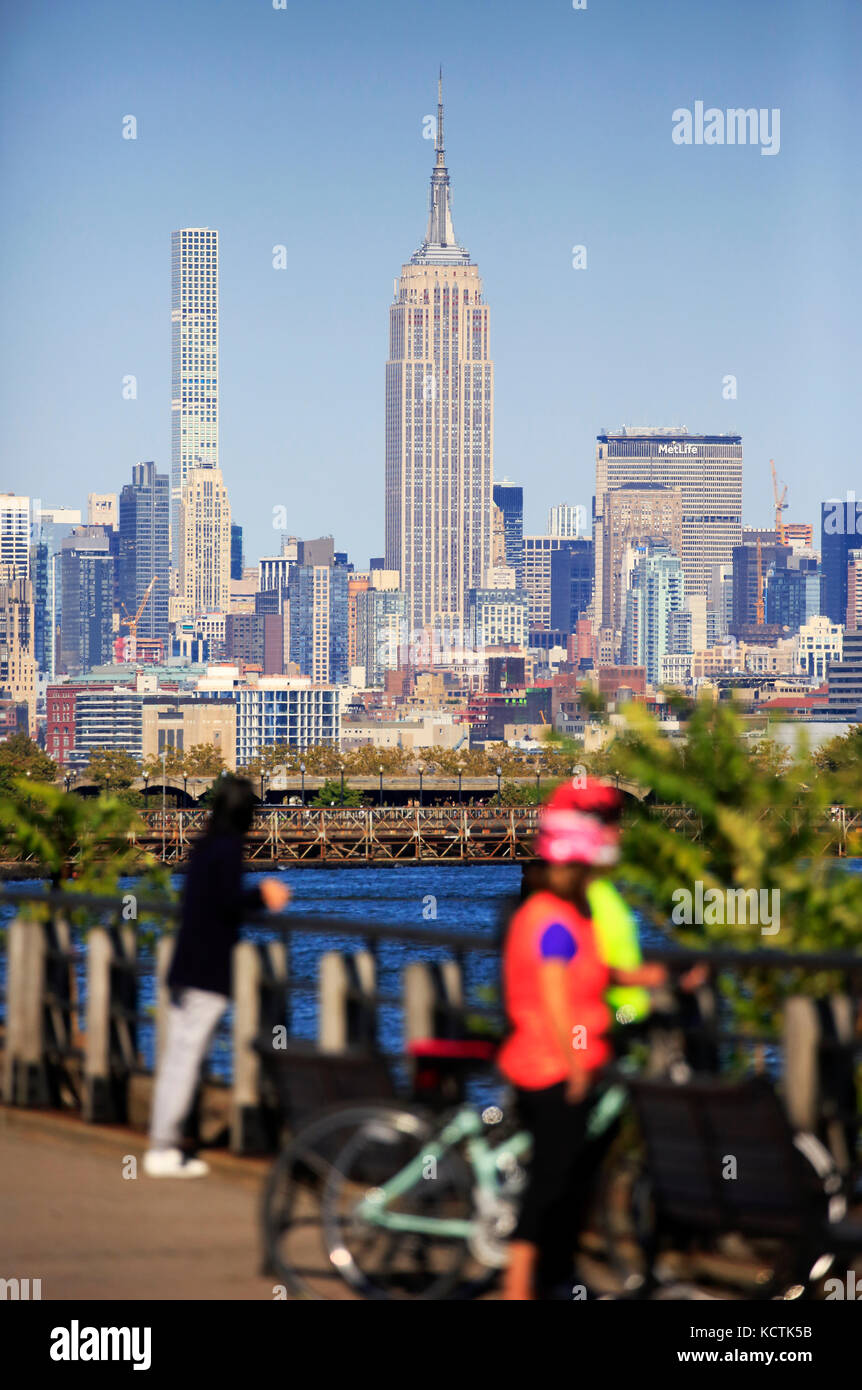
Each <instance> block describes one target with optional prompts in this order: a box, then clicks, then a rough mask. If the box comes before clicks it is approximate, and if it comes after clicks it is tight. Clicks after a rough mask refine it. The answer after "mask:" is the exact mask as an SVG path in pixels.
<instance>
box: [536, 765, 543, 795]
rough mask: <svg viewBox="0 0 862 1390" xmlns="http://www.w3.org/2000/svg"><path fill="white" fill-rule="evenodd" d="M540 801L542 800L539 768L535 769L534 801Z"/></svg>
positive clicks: (540, 771) (540, 770)
mask: <svg viewBox="0 0 862 1390" xmlns="http://www.w3.org/2000/svg"><path fill="white" fill-rule="evenodd" d="M541 799H542V769H541V768H540V767H537V768H536V800H537V801H541Z"/></svg>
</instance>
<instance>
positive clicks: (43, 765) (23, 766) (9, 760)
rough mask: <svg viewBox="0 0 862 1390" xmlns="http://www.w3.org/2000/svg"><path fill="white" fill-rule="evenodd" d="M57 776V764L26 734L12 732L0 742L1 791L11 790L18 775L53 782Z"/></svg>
mask: <svg viewBox="0 0 862 1390" xmlns="http://www.w3.org/2000/svg"><path fill="white" fill-rule="evenodd" d="M56 776H57V764H56V763H55V762H52V760H51V759H50V758H49V757H48V755H47V754H46V753H43V752H42V749H41V748H40V747H39V745H38V743H35V742H34V741H33V739H32V738H28V737H27V735H26V734H12V736H11V738H7V739H6V740H5V742H3V743H0V792H5V791H8V790H10V789H11V788H12V786H13V784H14V782H15V779H16V778H18V777H30V778H31V779H32V780H33V781H34V782H53V781H54V780H55V778H56Z"/></svg>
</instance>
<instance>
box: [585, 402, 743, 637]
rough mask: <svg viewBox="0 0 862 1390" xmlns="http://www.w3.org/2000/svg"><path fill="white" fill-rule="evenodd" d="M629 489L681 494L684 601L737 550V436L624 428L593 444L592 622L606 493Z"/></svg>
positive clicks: (599, 588)
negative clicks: (644, 487) (652, 488)
mask: <svg viewBox="0 0 862 1390" xmlns="http://www.w3.org/2000/svg"><path fill="white" fill-rule="evenodd" d="M626 483H636V484H640V485H643V484H645V483H647V484H652V485H653V486H655V485H656V484H660V485H662V486H664V487H668V488H673V487H679V488H681V489H682V555H681V556H680V559H681V561H682V569H683V575H684V579H685V595H686V597H687V598H688V597H689V596H691V595H693V594H702V595H704V596H705V595H706V593H707V585H708V581H709V576H710V574H711V573H712V572H713V568H714V566H715V565H722V564H730V562H731V559H732V553H733V547H734V546H735V545H740V544H741V543H742V436H741V435H739V434H689V432H688V430H686V429H684V428H682V427H680V428H676V429H660V428H648V429H626V428H623V429H621V430H619V431H615V432H613V433H610V432H609V433H606V434H599V435H598V436H597V437H596V493H595V498H594V500H593V508H594V528H593V534H594V537H595V546H596V580H595V589H594V594H595V599H594V603H595V616H596V618H597V619H599V620H600V621H601V623H602V625H603V626H608V625H610V623H611V615H610V613H605V612H603V611H602V608H603V599H602V595H603V594H605V593H610V592H612V591H613V586H612V585H605V583H604V558H605V557H604V553H603V552H604V550H605V546H604V544H603V542H604V534H603V532H604V513H605V498H606V496H607V494H608V493H609V492H612V491H614V489H616V488H620V487H624V486H625V484H626Z"/></svg>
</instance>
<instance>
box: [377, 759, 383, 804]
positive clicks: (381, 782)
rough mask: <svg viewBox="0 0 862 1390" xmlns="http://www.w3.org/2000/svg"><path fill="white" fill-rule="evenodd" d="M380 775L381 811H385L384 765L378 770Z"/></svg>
mask: <svg viewBox="0 0 862 1390" xmlns="http://www.w3.org/2000/svg"><path fill="white" fill-rule="evenodd" d="M377 770H378V772H379V773H380V809H381V810H382V809H383V764H382V763H381V764H380V767H379V768H378V769H377Z"/></svg>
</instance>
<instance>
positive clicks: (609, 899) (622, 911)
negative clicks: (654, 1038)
mask: <svg viewBox="0 0 862 1390" xmlns="http://www.w3.org/2000/svg"><path fill="white" fill-rule="evenodd" d="M587 900H588V902H589V904H590V909H591V911H592V914H593V924H594V926H595V931H596V939H597V941H598V947H599V952H600V953H601V957H602V960H603V961H604V962H605V964H606V965H609V966H610V967H611V969H612V970H636V969H637V967H638V966H639V965H640V963H641V949H640V942H639V941H638V929H637V922H636V921H635V918H634V914H633V913H632V911H631V909H630V908H629V906H628V904H627V903H626V901H625V899H624V898H623V897H622V896H621V895H620V893H619V892H618V891H617V889H616V888H615V887H614V884H613V883H612V882H611V880H610V879H609V878H596V879H593V881H592V883H591V884H590V885H589V887H588V888H587ZM607 1000H608V1004H609V1005H610V1007H611V1008H612V1009H613V1010H614V1013H616V1012H617V1010H618V1009H622V1008H625V1009H630V1010H631V1011H632V1012H631V1014H630V1016H629V1022H632V1021H633V1020H634V1019H638V1018H646V1016H647V1014H648V1013H649V1010H650V998H649V994H648V992H647V990H645V989H642V988H641V986H640V985H614V986H613V987H612V988H611V989H609V990H608V994H607Z"/></svg>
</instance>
